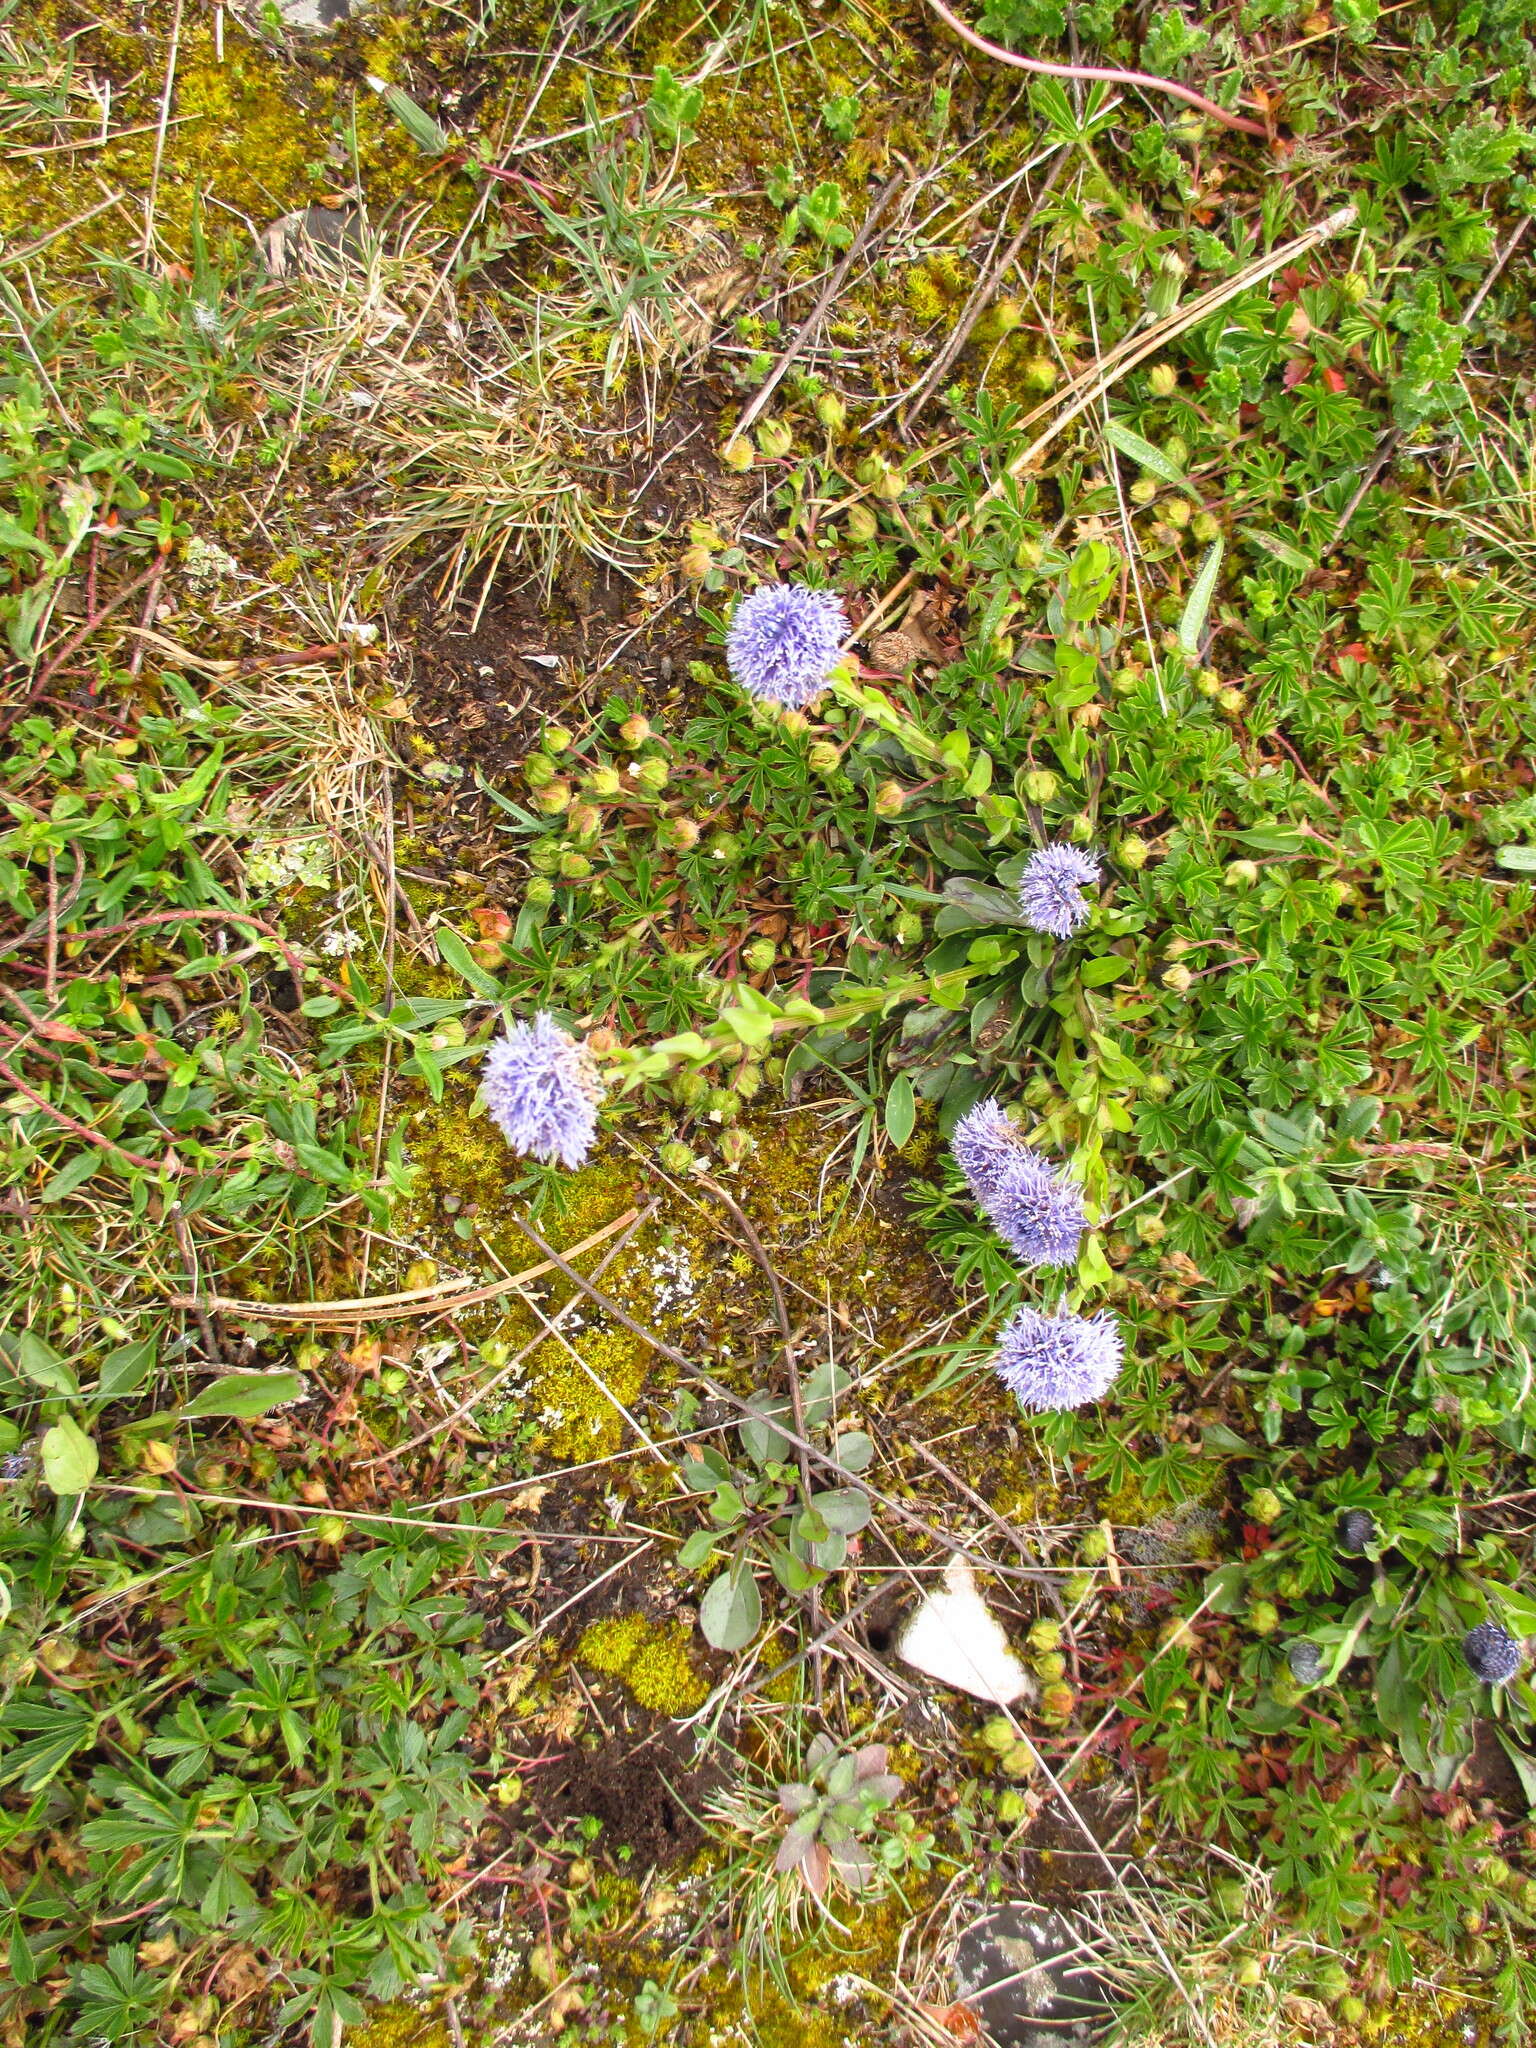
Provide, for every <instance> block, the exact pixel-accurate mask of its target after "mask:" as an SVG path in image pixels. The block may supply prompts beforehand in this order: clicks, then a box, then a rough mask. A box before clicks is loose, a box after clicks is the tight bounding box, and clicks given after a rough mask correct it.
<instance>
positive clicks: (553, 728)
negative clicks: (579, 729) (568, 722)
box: [539, 725, 575, 754]
mask: <svg viewBox="0 0 1536 2048" xmlns="http://www.w3.org/2000/svg"><path fill="white" fill-rule="evenodd" d="M574 738H575V734H574V733H569V732H567V731H566V729H565V727H564V726H563V725H550V726H546V727H545V729H544V733H543V736H542V737H541V738H540V740H539V745H540V746H541V747H542V748H543V749H544V751H545V753H546V754H563V753H564V752H565V750H566V748H567V747H568V746H569V745H570V744H571V741H572V740H573V739H574Z"/></svg>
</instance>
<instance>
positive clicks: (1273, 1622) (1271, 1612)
mask: <svg viewBox="0 0 1536 2048" xmlns="http://www.w3.org/2000/svg"><path fill="white" fill-rule="evenodd" d="M1248 1626H1249V1627H1250V1628H1251V1629H1252V1630H1253V1632H1254V1634H1255V1635H1256V1636H1272V1635H1273V1634H1274V1632H1275V1630H1276V1629H1277V1628H1278V1627H1279V1626H1280V1610H1279V1608H1278V1607H1277V1606H1276V1605H1275V1603H1274V1601H1273V1600H1255V1601H1254V1603H1253V1605H1252V1606H1251V1607H1250V1608H1249V1609H1248Z"/></svg>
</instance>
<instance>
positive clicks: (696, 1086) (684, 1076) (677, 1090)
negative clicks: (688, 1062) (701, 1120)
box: [672, 1067, 709, 1109]
mask: <svg viewBox="0 0 1536 2048" xmlns="http://www.w3.org/2000/svg"><path fill="white" fill-rule="evenodd" d="M708 1093H709V1076H708V1075H707V1074H702V1073H700V1071H699V1069H698V1068H697V1067H685V1068H684V1069H683V1071H682V1072H681V1073H680V1074H674V1075H673V1076H672V1100H673V1101H674V1102H675V1103H677V1104H678V1106H679V1107H680V1108H682V1109H697V1108H698V1106H699V1104H700V1103H701V1102H702V1101H703V1100H704V1098H705V1096H706V1095H707V1094H708Z"/></svg>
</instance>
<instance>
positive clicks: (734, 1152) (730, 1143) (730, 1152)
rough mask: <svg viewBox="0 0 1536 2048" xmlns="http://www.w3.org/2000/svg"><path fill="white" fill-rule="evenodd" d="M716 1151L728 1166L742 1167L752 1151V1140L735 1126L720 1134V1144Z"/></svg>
mask: <svg viewBox="0 0 1536 2048" xmlns="http://www.w3.org/2000/svg"><path fill="white" fill-rule="evenodd" d="M716 1149H717V1150H718V1151H719V1154H720V1157H721V1158H722V1159H723V1160H724V1161H725V1163H726V1165H727V1166H740V1164H741V1162H742V1161H743V1159H745V1158H746V1156H747V1154H748V1153H749V1152H750V1151H751V1150H752V1140H751V1138H750V1137H749V1136H748V1135H747V1133H746V1132H745V1131H744V1130H741V1129H740V1128H739V1127H737V1126H735V1125H733V1126H732V1127H731V1128H730V1129H729V1130H726V1131H722V1132H721V1133H720V1143H719V1145H718V1147H717V1148H716Z"/></svg>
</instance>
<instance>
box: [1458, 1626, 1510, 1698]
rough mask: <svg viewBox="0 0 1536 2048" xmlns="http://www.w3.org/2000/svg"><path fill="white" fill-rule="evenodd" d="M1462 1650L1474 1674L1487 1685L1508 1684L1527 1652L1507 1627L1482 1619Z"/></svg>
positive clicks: (1468, 1667)
mask: <svg viewBox="0 0 1536 2048" xmlns="http://www.w3.org/2000/svg"><path fill="white" fill-rule="evenodd" d="M1461 1654H1462V1656H1463V1657H1465V1659H1466V1660H1467V1669H1468V1670H1469V1671H1470V1672H1471V1673H1472V1676H1473V1677H1474V1678H1480V1679H1482V1680H1483V1682H1484V1683H1485V1684H1486V1685H1507V1684H1508V1682H1509V1681H1510V1679H1512V1678H1513V1677H1514V1675H1515V1673H1516V1672H1517V1671H1518V1670H1519V1669H1520V1666H1521V1665H1522V1664H1523V1663H1524V1662H1525V1656H1524V1652H1523V1651H1522V1650H1521V1648H1520V1645H1519V1643H1518V1642H1517V1641H1516V1640H1515V1638H1514V1637H1513V1636H1512V1635H1511V1634H1510V1632H1509V1630H1508V1629H1507V1628H1500V1627H1499V1624H1498V1623H1497V1622H1496V1621H1480V1622H1479V1623H1478V1624H1477V1627H1476V1628H1474V1629H1471V1630H1469V1631H1468V1633H1467V1634H1466V1636H1464V1637H1463V1639H1462V1645H1461Z"/></svg>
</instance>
